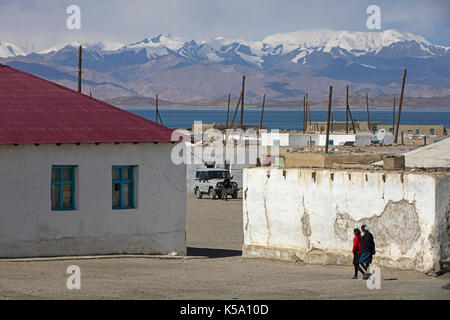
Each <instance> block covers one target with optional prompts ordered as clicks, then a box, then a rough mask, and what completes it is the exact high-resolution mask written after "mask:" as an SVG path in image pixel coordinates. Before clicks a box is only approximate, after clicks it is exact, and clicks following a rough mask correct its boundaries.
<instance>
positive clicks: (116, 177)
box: [112, 166, 134, 209]
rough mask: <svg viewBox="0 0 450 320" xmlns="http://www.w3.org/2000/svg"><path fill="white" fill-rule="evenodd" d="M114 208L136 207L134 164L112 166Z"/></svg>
mask: <svg viewBox="0 0 450 320" xmlns="http://www.w3.org/2000/svg"><path fill="white" fill-rule="evenodd" d="M112 208H113V209H131V208H134V166H113V167H112Z"/></svg>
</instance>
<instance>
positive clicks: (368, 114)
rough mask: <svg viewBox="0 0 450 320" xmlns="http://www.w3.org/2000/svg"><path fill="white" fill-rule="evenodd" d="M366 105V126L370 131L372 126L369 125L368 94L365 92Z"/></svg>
mask: <svg viewBox="0 0 450 320" xmlns="http://www.w3.org/2000/svg"><path fill="white" fill-rule="evenodd" d="M366 107H367V127H368V128H369V131H370V132H372V128H371V127H370V115H369V95H368V94H367V92H366Z"/></svg>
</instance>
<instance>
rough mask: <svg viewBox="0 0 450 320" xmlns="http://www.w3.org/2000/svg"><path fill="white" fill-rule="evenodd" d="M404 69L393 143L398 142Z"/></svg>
mask: <svg viewBox="0 0 450 320" xmlns="http://www.w3.org/2000/svg"><path fill="white" fill-rule="evenodd" d="M405 81H406V69H405V70H404V71H403V79H402V91H401V92H400V102H399V103H398V115H397V126H396V128H395V139H394V143H397V141H398V129H399V128H400V114H401V113H402V104H403V93H404V92H405Z"/></svg>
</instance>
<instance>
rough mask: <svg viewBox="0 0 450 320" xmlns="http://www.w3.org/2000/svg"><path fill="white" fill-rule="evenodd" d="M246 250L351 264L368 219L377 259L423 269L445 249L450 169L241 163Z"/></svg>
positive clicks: (445, 252)
mask: <svg viewBox="0 0 450 320" xmlns="http://www.w3.org/2000/svg"><path fill="white" fill-rule="evenodd" d="M243 179H244V181H243V188H244V189H243V194H244V203H243V222H244V247H243V255H244V256H245V257H258V258H261V257H262V258H272V259H284V260H302V261H305V262H307V263H318V264H351V262H352V253H351V249H352V239H353V229H354V228H356V227H360V226H361V225H362V224H367V225H369V226H370V228H371V232H372V233H373V235H374V237H375V242H376V249H377V254H376V255H375V257H374V263H375V264H376V265H378V266H385V267H393V268H399V269H406V270H417V271H421V272H429V271H433V270H436V269H439V265H440V262H441V261H443V260H445V259H447V258H448V257H449V256H448V254H449V248H448V243H449V219H450V218H449V210H450V209H449V208H450V204H449V203H450V193H449V182H450V181H449V180H450V175H448V174H431V173H407V172H385V171H373V172H370V171H365V170H333V169H312V168H305V169H284V170H283V169H269V168H251V169H244V174H243Z"/></svg>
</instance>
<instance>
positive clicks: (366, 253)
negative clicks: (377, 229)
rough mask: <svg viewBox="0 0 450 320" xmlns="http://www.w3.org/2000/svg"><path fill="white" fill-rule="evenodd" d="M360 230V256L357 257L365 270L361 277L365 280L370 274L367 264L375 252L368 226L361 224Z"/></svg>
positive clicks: (370, 261)
mask: <svg viewBox="0 0 450 320" xmlns="http://www.w3.org/2000/svg"><path fill="white" fill-rule="evenodd" d="M361 230H362V232H363V234H364V235H363V237H362V244H361V256H360V258H359V263H360V264H361V266H362V267H363V268H364V270H365V271H366V273H365V274H364V276H363V279H364V280H367V279H369V278H370V276H371V274H370V272H368V269H369V265H370V264H371V263H372V256H373V255H374V254H375V252H376V251H375V241H374V240H373V235H372V234H371V233H370V232H369V227H368V226H367V225H362V226H361Z"/></svg>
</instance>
